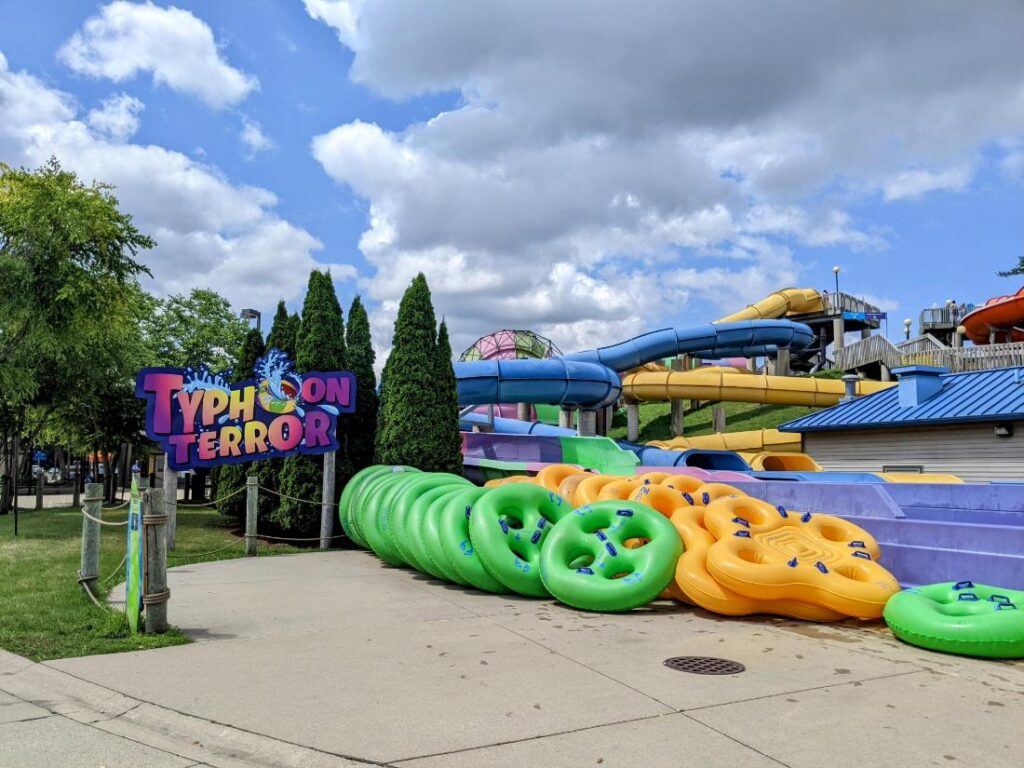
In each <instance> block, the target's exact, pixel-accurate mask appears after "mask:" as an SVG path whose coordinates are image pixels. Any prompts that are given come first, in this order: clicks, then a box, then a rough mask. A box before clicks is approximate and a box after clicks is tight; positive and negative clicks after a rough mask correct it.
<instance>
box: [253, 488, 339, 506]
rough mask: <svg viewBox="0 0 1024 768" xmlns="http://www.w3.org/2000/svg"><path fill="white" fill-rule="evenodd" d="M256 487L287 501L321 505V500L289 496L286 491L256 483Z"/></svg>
mask: <svg viewBox="0 0 1024 768" xmlns="http://www.w3.org/2000/svg"><path fill="white" fill-rule="evenodd" d="M256 487H257V488H259V489H260V490H261V491H266V492H267V493H269V494H270V495H271V496H280V497H281V498H282V499H288V500H289V501H297V502H299V503H300V504H314V505H315V506H318V507H319V506H322V505H323V502H322V501H310V500H309V499H300V498H298V497H296V496H289V495H288V494H287V493H280V492H279V491H275V490H273V489H271V488H267V487H265V486H262V485H257V486H256Z"/></svg>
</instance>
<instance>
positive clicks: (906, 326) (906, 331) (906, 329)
mask: <svg viewBox="0 0 1024 768" xmlns="http://www.w3.org/2000/svg"><path fill="white" fill-rule="evenodd" d="M913 324H914V321H913V320H911V319H910V318H909V317H908V318H907V319H906V320H904V321H903V338H905V339H907V340H908V341H909V340H910V326H912V325H913Z"/></svg>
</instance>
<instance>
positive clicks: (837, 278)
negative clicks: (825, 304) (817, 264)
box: [832, 265, 840, 301]
mask: <svg viewBox="0 0 1024 768" xmlns="http://www.w3.org/2000/svg"><path fill="white" fill-rule="evenodd" d="M839 271H840V270H839V266H838V265H836V266H834V267H832V274H833V275H835V276H836V296H838V295H839ZM837 301H838V299H837Z"/></svg>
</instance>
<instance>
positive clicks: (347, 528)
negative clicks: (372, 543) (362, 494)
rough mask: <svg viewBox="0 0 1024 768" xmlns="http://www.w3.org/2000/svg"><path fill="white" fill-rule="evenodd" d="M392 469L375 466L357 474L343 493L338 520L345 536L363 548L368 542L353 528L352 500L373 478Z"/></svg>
mask: <svg viewBox="0 0 1024 768" xmlns="http://www.w3.org/2000/svg"><path fill="white" fill-rule="evenodd" d="M390 469H391V468H390V467H388V466H386V465H382V464H374V465H372V466H369V467H364V468H363V469H361V470H359V471H358V472H356V474H355V475H353V476H352V479H351V480H349V481H348V482H347V483H345V489H344V490H343V491H342V492H341V499H340V500H339V501H338V520H339V522H340V523H341V529H342V530H343V531H344V532H345V535H346V536H348V538H349V539H350V540H352V541H354V542H355V543H356V544H358V545H359V546H361V547H364V548H365V547H366V542H365V541H362V540H361V539H360V538H359V537H358V535H357V534H356V531H355V528H354V527H353V526H352V516H351V510H352V499H353V498H354V497H355V495H356V490H357V489H358V488H359V487H360V486H361V485H362V484H363V483H365V482H367V481H368V480H369V479H370V478H371V477H374V476H375V475H379V474H381V473H382V472H389V471H390Z"/></svg>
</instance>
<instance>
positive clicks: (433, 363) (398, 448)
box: [376, 273, 462, 472]
mask: <svg viewBox="0 0 1024 768" xmlns="http://www.w3.org/2000/svg"><path fill="white" fill-rule="evenodd" d="M455 386H456V385H455V374H454V372H453V371H452V363H451V347H450V345H449V342H448V329H447V326H443V327H442V329H441V331H440V333H439V332H438V328H437V325H436V321H435V315H434V306H433V304H432V303H431V299H430V288H429V287H428V286H427V279H426V277H424V276H423V274H422V273H420V274H418V275H416V277H415V278H414V279H413V281H412V284H411V285H410V286H409V288H408V289H407V290H406V291H405V295H404V296H402V301H401V303H400V304H399V306H398V318H397V320H396V321H395V333H394V338H393V340H392V345H391V354H390V355H389V356H388V360H387V362H386V363H385V364H384V371H383V374H382V377H381V403H380V412H379V417H378V425H377V443H376V457H377V461H378V462H380V463H382V464H409V465H412V466H414V467H417V468H418V469H422V470H423V471H425V472H459V471H461V468H462V455H461V451H460V442H459V424H458V400H457V393H456V388H455Z"/></svg>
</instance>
